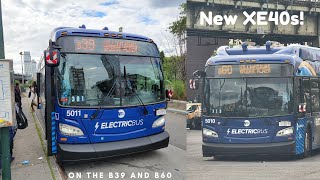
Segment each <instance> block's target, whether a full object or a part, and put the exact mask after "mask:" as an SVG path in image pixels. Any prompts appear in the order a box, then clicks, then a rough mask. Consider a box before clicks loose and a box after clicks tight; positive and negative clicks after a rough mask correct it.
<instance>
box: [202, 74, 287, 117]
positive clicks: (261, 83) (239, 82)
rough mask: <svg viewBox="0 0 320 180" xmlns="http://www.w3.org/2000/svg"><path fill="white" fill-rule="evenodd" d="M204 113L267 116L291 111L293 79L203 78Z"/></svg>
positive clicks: (219, 115)
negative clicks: (204, 79)
mask: <svg viewBox="0 0 320 180" xmlns="http://www.w3.org/2000/svg"><path fill="white" fill-rule="evenodd" d="M205 90H206V100H205V104H206V108H207V113H208V115H211V116H217V117H267V116H282V115H288V114H291V113H292V104H293V78H252V77H251V78H249V77H245V78H223V79H222V78H221V79H209V78H208V79H206V86H205Z"/></svg>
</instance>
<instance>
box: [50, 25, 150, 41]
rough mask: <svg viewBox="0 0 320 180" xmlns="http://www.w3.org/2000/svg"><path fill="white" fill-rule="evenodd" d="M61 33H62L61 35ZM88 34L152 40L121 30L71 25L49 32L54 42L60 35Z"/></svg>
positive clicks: (91, 35)
mask: <svg viewBox="0 0 320 180" xmlns="http://www.w3.org/2000/svg"><path fill="white" fill-rule="evenodd" d="M62 33H64V34H63V35H62ZM65 35H68V36H90V37H110V38H122V39H128V40H137V41H146V42H151V41H152V40H151V39H150V38H148V37H145V36H141V35H137V34H129V33H123V32H116V31H109V30H97V29H86V28H73V27H58V28H55V29H54V30H53V31H52V33H51V40H52V41H53V42H56V41H57V39H58V38H59V37H61V36H65Z"/></svg>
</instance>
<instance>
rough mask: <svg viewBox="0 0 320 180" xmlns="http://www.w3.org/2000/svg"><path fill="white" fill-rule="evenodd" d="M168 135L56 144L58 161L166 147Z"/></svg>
mask: <svg viewBox="0 0 320 180" xmlns="http://www.w3.org/2000/svg"><path fill="white" fill-rule="evenodd" d="M168 144H169V133H168V132H166V131H164V132H162V133H159V134H155V135H151V136H147V137H142V138H136V139H129V140H123V141H115V142H107V143H96V144H60V143H59V144H58V153H59V154H58V156H57V158H58V161H60V162H64V163H65V162H73V161H83V160H95V159H102V158H108V157H115V156H122V155H128V154H133V153H139V152H144V151H151V150H156V149H161V148H165V147H167V146H168Z"/></svg>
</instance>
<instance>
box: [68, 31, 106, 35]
mask: <svg viewBox="0 0 320 180" xmlns="http://www.w3.org/2000/svg"><path fill="white" fill-rule="evenodd" d="M71 33H72V34H91V35H100V33H93V32H77V31H75V32H71Z"/></svg>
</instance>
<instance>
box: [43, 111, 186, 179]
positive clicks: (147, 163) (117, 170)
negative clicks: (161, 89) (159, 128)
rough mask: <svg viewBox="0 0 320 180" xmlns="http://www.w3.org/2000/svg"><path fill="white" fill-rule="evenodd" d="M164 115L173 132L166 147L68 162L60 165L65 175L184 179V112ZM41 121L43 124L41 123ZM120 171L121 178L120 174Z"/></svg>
mask: <svg viewBox="0 0 320 180" xmlns="http://www.w3.org/2000/svg"><path fill="white" fill-rule="evenodd" d="M165 118H166V131H168V132H169V134H170V142H169V143H170V144H169V146H168V147H167V148H164V149H159V150H156V151H151V152H145V153H140V154H134V155H128V156H123V157H117V158H110V159H106V160H101V161H96V162H89V163H88V162H86V163H77V164H72V165H65V166H64V167H62V168H61V169H62V174H63V176H64V178H65V179H94V178H96V179H135V178H136V179H174V180H175V179H178V180H179V179H185V178H184V170H185V169H184V168H185V159H186V156H185V155H186V139H185V137H186V130H185V126H186V125H185V115H184V114H182V113H181V112H180V113H179V112H173V111H168V112H167V115H166V117H165ZM41 125H42V126H43V124H42V123H41ZM117 175H118V176H119V177H120V178H117ZM139 175H142V178H139ZM80 176H81V178H80ZM77 177H78V178H77Z"/></svg>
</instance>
